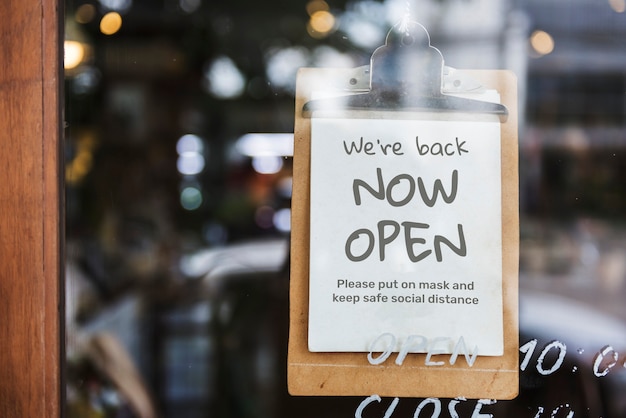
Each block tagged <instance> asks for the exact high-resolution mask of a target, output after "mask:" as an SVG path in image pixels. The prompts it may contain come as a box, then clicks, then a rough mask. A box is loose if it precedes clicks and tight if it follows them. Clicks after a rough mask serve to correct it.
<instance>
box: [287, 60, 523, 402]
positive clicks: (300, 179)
mask: <svg viewBox="0 0 626 418" xmlns="http://www.w3.org/2000/svg"><path fill="white" fill-rule="evenodd" d="M463 73H465V74H467V75H469V76H470V77H472V78H474V79H475V80H477V81H478V82H480V83H481V84H482V85H483V86H484V87H486V88H488V89H496V90H497V91H498V92H499V93H500V97H501V103H502V104H503V105H505V106H506V107H507V109H508V113H509V114H508V117H507V119H506V121H505V122H503V123H501V173H502V176H501V179H502V270H503V271H502V280H503V282H502V297H503V309H504V312H503V324H504V355H503V356H497V357H487V356H478V358H477V359H476V361H475V363H474V364H473V366H471V367H470V366H469V365H468V364H467V362H466V361H465V360H464V359H463V358H462V356H460V357H459V360H458V361H457V362H456V363H455V364H454V365H450V364H449V363H448V362H447V359H449V355H443V354H442V355H438V356H433V357H432V360H433V361H435V360H443V361H446V362H445V365H443V366H427V365H425V357H426V354H415V353H413V354H409V355H408V356H407V358H406V360H405V361H404V363H403V364H402V365H400V366H398V365H396V364H395V363H394V361H393V358H394V356H393V355H392V356H391V357H390V358H389V359H388V360H387V361H385V362H384V363H382V364H380V365H372V364H370V363H369V362H368V360H367V353H314V352H310V351H309V350H308V345H307V329H308V328H307V327H308V311H309V298H308V293H309V290H308V289H309V207H310V200H309V190H310V189H309V185H310V141H311V119H310V118H308V117H304V116H303V112H302V107H303V105H304V104H305V103H306V102H307V101H309V100H311V94H312V92H313V91H317V90H323V89H328V86H329V85H332V84H333V82H337V83H341V82H342V79H345V78H346V77H349V74H350V73H349V70H344V69H313V68H303V69H301V70H300V71H299V73H298V78H297V83H296V103H295V106H296V109H295V128H294V160H293V164H294V168H293V197H292V226H291V231H292V235H291V272H290V273H291V276H290V329H289V351H288V359H287V361H288V367H287V374H288V390H289V393H290V394H292V395H301V396H370V395H372V394H377V395H379V396H388V397H441V398H455V397H465V398H468V399H479V398H481V399H487V398H488V399H513V398H515V397H516V396H517V394H518V387H519V383H518V382H519V364H518V361H519V360H518V358H519V336H518V334H519V332H518V260H519V215H518V206H519V204H518V202H519V197H518V137H517V129H518V128H517V127H518V120H517V82H516V77H515V75H514V74H513V73H512V72H510V71H505V70H463Z"/></svg>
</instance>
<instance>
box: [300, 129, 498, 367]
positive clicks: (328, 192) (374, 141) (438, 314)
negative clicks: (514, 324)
mask: <svg viewBox="0 0 626 418" xmlns="http://www.w3.org/2000/svg"><path fill="white" fill-rule="evenodd" d="M466 119H467V118H466ZM310 210H311V212H310V239H311V242H310V294H309V298H310V308H309V339H308V342H309V350H310V351H315V352H367V351H370V349H371V348H372V347H371V345H372V343H373V342H374V341H375V340H376V339H377V338H378V337H379V336H381V335H382V334H385V333H388V334H391V335H393V336H394V337H395V341H396V345H395V347H394V351H398V350H399V347H400V346H401V344H402V343H403V342H406V341H407V339H408V338H409V336H417V337H411V341H418V342H420V344H415V347H413V349H414V350H413V351H416V352H426V351H427V350H428V351H430V352H433V344H435V345H436V347H435V351H436V352H440V353H451V352H453V350H454V348H455V345H456V344H457V343H458V341H459V340H460V338H461V337H462V338H463V342H464V343H465V345H466V346H467V348H468V350H469V351H473V350H474V349H475V348H476V347H477V348H478V354H480V355H489V356H497V355H502V354H503V312H502V236H501V235H502V227H501V222H502V221H501V219H502V216H501V171H500V123H499V121H498V120H497V118H493V120H491V119H488V120H485V119H484V118H483V119H482V120H481V121H475V120H461V119H459V120H452V121H450V120H431V119H424V118H423V117H422V118H421V119H413V118H404V119H394V120H390V119H366V118H322V117H313V118H312V119H311V208H310ZM386 342H387V343H388V342H389V340H387V341H386ZM374 348H376V347H374ZM385 348H386V347H385V346H381V347H378V351H383V350H384V349H385Z"/></svg>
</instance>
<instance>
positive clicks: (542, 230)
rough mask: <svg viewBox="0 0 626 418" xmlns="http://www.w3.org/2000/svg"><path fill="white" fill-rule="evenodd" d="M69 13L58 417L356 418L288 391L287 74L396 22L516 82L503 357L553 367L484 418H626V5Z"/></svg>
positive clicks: (144, 4) (200, 1) (111, 7)
mask: <svg viewBox="0 0 626 418" xmlns="http://www.w3.org/2000/svg"><path fill="white" fill-rule="evenodd" d="M65 8H66V11H65V14H66V18H65V62H64V65H65V89H64V90H65V93H64V94H65V161H66V164H65V183H66V245H67V250H66V257H67V259H66V263H67V268H66V270H67V271H66V296H65V298H66V318H65V320H66V338H67V347H66V355H67V366H66V387H67V389H66V392H67V393H66V412H67V416H68V417H70V418H74V417H141V418H149V417H163V418H170V417H171V418H197V417H224V418H225V417H228V418H230V417H233V418H235V417H236V418H244V417H245V418H247V417H250V418H252V417H255V418H256V417H258V418H266V417H293V416H298V417H314V416H315V417H319V416H325V417H334V416H337V417H339V416H342V417H347V416H352V415H353V414H354V413H355V410H356V408H357V407H358V405H359V403H360V402H361V400H362V399H359V398H307V397H292V396H289V395H288V393H287V389H286V350H287V333H288V307H289V300H288V291H289V240H290V206H291V189H292V188H291V185H292V167H293V166H292V155H293V131H294V93H295V82H296V73H297V71H298V69H299V68H302V67H316V68H324V67H340V68H356V67H361V66H366V65H369V59H370V57H371V54H372V52H373V51H374V50H375V49H376V48H377V47H378V46H380V45H382V44H383V43H384V40H385V36H386V34H387V32H388V30H389V29H390V28H391V27H392V26H393V25H395V24H396V23H398V22H400V21H402V19H406V18H407V16H409V17H410V19H411V20H414V21H417V22H419V23H421V24H422V25H424V27H426V28H427V29H428V31H429V33H430V37H431V44H432V45H433V46H435V47H436V48H437V49H439V50H440V51H441V53H442V55H443V57H444V59H445V65H446V66H450V67H452V68H457V69H507V70H511V71H513V72H514V73H515V74H516V76H517V80H518V98H519V180H520V181H519V194H520V207H519V213H520V254H519V260H520V278H519V280H520V345H523V344H524V343H526V342H527V341H531V340H533V339H536V340H538V344H539V345H538V346H537V347H538V348H540V347H541V346H542V345H545V344H547V343H549V342H550V341H554V340H558V341H563V342H564V343H566V344H567V347H568V348H569V350H568V352H567V356H566V357H565V359H564V362H565V363H564V364H567V365H568V370H565V367H563V373H560V372H561V370H560V371H559V373H554V375H551V376H549V378H539V377H538V376H537V375H536V371H535V370H534V369H533V368H532V367H528V368H527V369H526V370H524V371H522V372H521V373H520V395H519V396H518V398H517V399H516V400H513V401H501V402H500V401H499V402H498V403H497V404H494V405H487V406H485V407H484V408H483V413H488V412H489V413H491V414H492V415H493V416H496V417H498V416H516V417H529V418H532V417H533V416H535V417H539V416H546V417H547V416H551V417H566V416H567V417H573V416H576V417H604V418H607V417H624V416H626V400H625V398H624V395H623V394H624V393H625V392H624V390H625V389H626V363H625V362H626V357H625V355H626V304H625V303H624V301H625V300H626V228H625V226H626V225H625V221H626V218H625V217H626V183H624V181H625V180H624V179H626V42H624V39H626V2H625V1H624V0H303V1H293V0H268V1H251V0H228V1H216V0H213V1H210V0H66V4H65ZM606 347H610V350H609V349H607V348H606ZM577 350H578V351H577ZM602 350H604V351H602ZM598 352H604V354H605V355H608V353H609V352H610V355H611V356H613V355H614V358H615V360H614V361H613V362H610V363H608V365H606V366H601V365H600V366H599V364H600V363H599V360H597V359H598V357H597V355H596V354H597V353H598ZM520 354H523V352H522V353H520ZM594 355H596V357H594ZM609 357H610V356H609ZM611 358H613V357H611ZM521 359H523V355H521V356H520V360H521ZM547 361H548V360H546V362H547ZM552 361H554V360H552ZM594 362H595V363H594ZM594 367H595V369H594ZM584 369H589V370H591V369H594V370H591V372H589V373H587V372H583V370H584ZM598 370H600V371H601V370H604V371H606V372H607V373H606V375H602V376H600V377H598V374H602V373H598ZM609 370H610V373H609ZM594 371H595V376H594V373H593V372H594ZM418 403H419V401H416V400H412V401H409V400H407V401H405V400H403V402H402V403H401V405H400V406H399V407H398V409H397V410H396V412H395V414H394V416H395V415H397V416H412V415H410V414H413V411H414V410H415V406H416V405H417V404H418ZM383 404H384V405H382V404H381V406H380V408H381V409H379V410H374V408H372V409H371V411H370V412H371V414H372V415H371V416H383V415H384V408H383V406H386V405H388V402H387V403H384V402H383ZM468 404H469V403H468ZM403 407H405V408H406V409H407V412H404V415H403V412H402V411H401V409H402V408H403ZM468 408H469V407H468ZM462 410H463V406H462V405H461V406H460V407H459V408H458V411H459V414H460V416H467V417H469V416H476V415H472V408H469V409H468V410H467V411H465V412H464V415H463V414H462V413H461V411H462ZM540 411H541V412H540ZM446 413H447V411H446V410H445V409H444V410H443V412H442V413H441V416H448V415H445V414H446ZM375 414H378V415H375ZM385 416H386V415H385ZM420 416H422V415H420ZM423 416H431V415H428V414H427V413H426V411H424V412H423ZM432 416H436V415H435V413H434V412H433V414H432ZM480 416H491V415H480Z"/></svg>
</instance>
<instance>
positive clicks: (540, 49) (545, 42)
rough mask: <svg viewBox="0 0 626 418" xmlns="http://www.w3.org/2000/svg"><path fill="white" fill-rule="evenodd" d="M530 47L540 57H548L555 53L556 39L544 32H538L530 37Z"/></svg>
mask: <svg viewBox="0 0 626 418" xmlns="http://www.w3.org/2000/svg"><path fill="white" fill-rule="evenodd" d="M530 45H531V46H532V48H533V50H534V51H535V52H536V53H537V54H539V55H548V54H549V53H551V52H552V51H554V39H553V38H552V36H551V35H550V34H549V33H547V32H545V31H542V30H536V31H534V32H533V33H532V35H530Z"/></svg>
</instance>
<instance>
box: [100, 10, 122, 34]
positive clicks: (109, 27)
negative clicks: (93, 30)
mask: <svg viewBox="0 0 626 418" xmlns="http://www.w3.org/2000/svg"><path fill="white" fill-rule="evenodd" d="M121 28H122V16H121V15H120V14H119V13H117V12H109V13H107V14H105V15H104V16H102V19H101V20H100V32H102V33H103V34H105V35H113V34H115V33H117V32H118V31H119V30H120V29H121Z"/></svg>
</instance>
